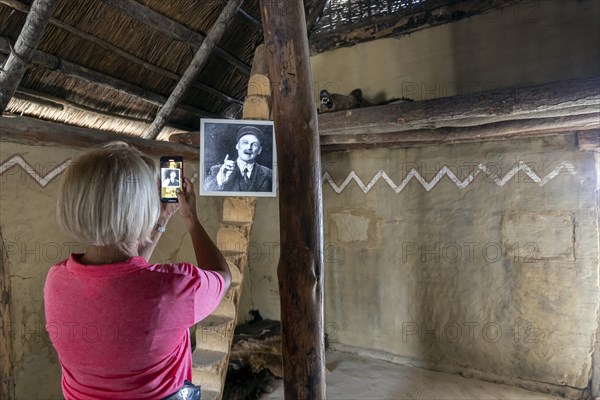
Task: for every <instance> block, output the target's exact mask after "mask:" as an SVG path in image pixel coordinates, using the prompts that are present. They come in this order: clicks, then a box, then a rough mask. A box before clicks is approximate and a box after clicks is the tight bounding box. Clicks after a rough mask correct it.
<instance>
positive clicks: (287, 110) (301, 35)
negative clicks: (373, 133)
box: [260, 0, 325, 400]
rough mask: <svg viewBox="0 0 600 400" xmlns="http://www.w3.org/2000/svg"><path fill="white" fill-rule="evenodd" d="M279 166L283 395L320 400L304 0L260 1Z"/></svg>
mask: <svg viewBox="0 0 600 400" xmlns="http://www.w3.org/2000/svg"><path fill="white" fill-rule="evenodd" d="M260 8H261V14H262V21H263V32H264V35H265V45H266V48H267V64H268V66H269V78H270V80H271V85H272V87H273V116H274V120H275V133H276V138H277V165H278V168H279V182H280V184H279V215H280V232H281V233H280V235H281V256H280V259H279V265H278V269H277V275H278V278H279V294H280V298H281V328H282V356H283V370H284V391H285V398H286V399H287V400H297V399H303V400H318V399H324V398H325V366H324V332H323V208H322V202H321V200H322V197H321V162H320V149H319V134H318V128H317V110H316V107H315V103H314V100H313V96H312V92H311V82H312V77H311V72H310V63H309V54H308V39H307V34H306V22H305V18H304V4H303V2H302V1H301V0H289V1H272V0H261V2H260Z"/></svg>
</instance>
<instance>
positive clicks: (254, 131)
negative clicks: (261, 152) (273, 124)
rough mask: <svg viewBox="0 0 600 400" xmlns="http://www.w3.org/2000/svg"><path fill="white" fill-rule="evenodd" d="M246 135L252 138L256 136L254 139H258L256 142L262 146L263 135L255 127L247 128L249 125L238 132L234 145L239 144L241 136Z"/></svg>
mask: <svg viewBox="0 0 600 400" xmlns="http://www.w3.org/2000/svg"><path fill="white" fill-rule="evenodd" d="M246 135H254V136H256V138H257V139H258V141H259V142H260V144H261V145H262V144H263V134H262V132H261V130H260V129H258V128H257V127H255V126H249V125H247V126H244V127H242V128H241V129H240V130H239V131H238V133H237V137H236V140H235V142H236V143H237V142H239V141H240V139H241V138H242V136H246Z"/></svg>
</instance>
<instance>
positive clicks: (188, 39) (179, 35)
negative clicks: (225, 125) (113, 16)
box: [103, 0, 250, 75]
mask: <svg viewBox="0 0 600 400" xmlns="http://www.w3.org/2000/svg"><path fill="white" fill-rule="evenodd" d="M103 1H104V2H105V3H107V4H109V5H110V6H112V7H114V8H116V9H118V10H120V11H122V12H123V13H125V14H127V15H128V16H129V17H131V18H133V19H135V20H138V21H139V22H141V23H143V24H145V25H148V26H150V27H152V28H154V29H156V30H158V31H160V32H162V33H164V34H167V35H169V36H170V37H173V38H175V39H177V40H180V41H182V42H184V43H189V44H190V45H192V46H193V47H194V48H195V49H198V48H199V47H200V45H201V44H202V42H203V41H204V39H205V38H206V37H205V36H204V35H202V34H201V33H198V32H196V31H193V30H192V29H190V28H188V27H186V26H184V25H182V24H180V23H179V22H177V21H174V20H172V19H170V18H168V17H165V16H164V15H162V14H159V13H157V12H156V11H154V10H152V9H150V8H148V7H146V6H144V5H143V4H140V3H138V2H137V1H135V0H103ZM215 54H216V55H218V56H219V57H221V58H222V59H224V60H225V61H227V62H228V63H230V64H231V65H233V66H234V67H236V68H237V69H238V70H240V71H241V72H243V73H244V74H246V75H249V74H250V66H249V65H247V64H246V63H244V62H242V61H240V60H238V59H237V58H236V57H234V56H233V55H231V54H229V53H227V52H226V51H225V50H223V49H221V48H220V47H216V48H215Z"/></svg>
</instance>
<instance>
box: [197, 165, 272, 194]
mask: <svg viewBox="0 0 600 400" xmlns="http://www.w3.org/2000/svg"><path fill="white" fill-rule="evenodd" d="M221 165H223V164H219V165H213V166H212V167H211V168H210V174H209V175H208V176H207V177H206V179H205V180H204V190H206V191H207V192H208V191H210V192H214V191H227V192H271V191H272V190H273V172H272V171H271V169H269V168H267V167H265V166H263V165H260V164H258V163H254V168H253V169H252V175H250V178H248V183H246V182H245V181H244V177H243V176H242V173H241V172H240V169H239V168H238V166H237V165H236V166H235V168H234V170H233V172H232V173H231V176H230V177H229V180H228V181H227V182H225V183H224V184H223V185H221V186H219V184H218V183H217V174H218V173H219V169H221Z"/></svg>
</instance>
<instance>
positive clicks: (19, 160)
mask: <svg viewBox="0 0 600 400" xmlns="http://www.w3.org/2000/svg"><path fill="white" fill-rule="evenodd" d="M70 164H71V159H70V158H69V159H67V160H65V161H63V163H62V164H60V165H59V166H58V167H56V168H54V169H52V170H51V171H50V172H48V173H47V174H46V175H45V176H42V175H40V173H39V172H37V171H36V170H35V169H34V168H33V167H32V166H31V164H29V163H28V162H27V161H25V159H24V158H23V157H21V156H14V157H12V158H10V159H9V160H7V161H5V162H3V163H2V164H1V165H0V175H2V174H3V173H5V172H6V171H8V170H9V169H10V168H12V167H14V166H15V165H18V166H20V167H21V168H23V171H25V172H27V174H29V176H31V177H32V178H33V179H34V180H35V181H36V182H37V183H39V185H40V186H41V187H46V186H47V185H48V184H49V183H50V182H51V181H52V179H54V178H56V177H57V176H58V175H60V174H62V173H63V171H64V170H65V169H66V168H67V167H68V166H69V165H70ZM197 178H198V173H197V172H194V174H193V175H192V181H195V180H196V179H197Z"/></svg>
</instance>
